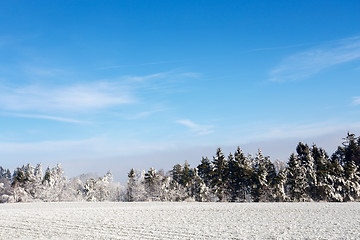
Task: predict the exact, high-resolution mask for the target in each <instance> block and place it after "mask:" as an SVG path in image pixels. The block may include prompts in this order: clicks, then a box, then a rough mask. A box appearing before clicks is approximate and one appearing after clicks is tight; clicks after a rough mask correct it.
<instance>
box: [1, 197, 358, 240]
mask: <svg viewBox="0 0 360 240" xmlns="http://www.w3.org/2000/svg"><path fill="white" fill-rule="evenodd" d="M359 226H360V203H356V202H349V203H198V202H191V203H189V202H182V203H169V202H141V203H139V202H137V203H123V202H120V203H119V202H118V203H115V202H97V203H94V202H73V203H66V202H65V203H64V202H54V203H43V202H33V203H21V204H19V203H11V204H2V205H0V239H360V228H359Z"/></svg>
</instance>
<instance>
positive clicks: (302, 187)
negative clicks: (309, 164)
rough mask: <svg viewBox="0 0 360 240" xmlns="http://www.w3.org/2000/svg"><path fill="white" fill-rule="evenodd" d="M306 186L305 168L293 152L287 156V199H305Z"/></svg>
mask: <svg viewBox="0 0 360 240" xmlns="http://www.w3.org/2000/svg"><path fill="white" fill-rule="evenodd" d="M306 188H307V182H306V170H305V168H304V166H302V164H301V161H300V159H299V158H298V157H297V156H296V155H295V154H294V153H293V154H291V156H290V158H289V162H288V168H287V183H286V193H287V195H288V197H289V200H290V201H304V200H305V199H307V195H306Z"/></svg>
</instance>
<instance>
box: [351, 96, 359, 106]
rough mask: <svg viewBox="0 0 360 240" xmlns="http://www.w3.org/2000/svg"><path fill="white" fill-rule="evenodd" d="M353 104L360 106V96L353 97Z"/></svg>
mask: <svg viewBox="0 0 360 240" xmlns="http://www.w3.org/2000/svg"><path fill="white" fill-rule="evenodd" d="M352 104H353V105H355V106H357V105H360V96H357V97H353V101H352Z"/></svg>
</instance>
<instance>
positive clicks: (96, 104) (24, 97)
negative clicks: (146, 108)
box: [0, 82, 134, 112]
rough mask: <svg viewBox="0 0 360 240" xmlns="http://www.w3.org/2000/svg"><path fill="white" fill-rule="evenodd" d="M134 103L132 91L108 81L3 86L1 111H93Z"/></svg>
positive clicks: (0, 96) (1, 88) (0, 94)
mask: <svg viewBox="0 0 360 240" xmlns="http://www.w3.org/2000/svg"><path fill="white" fill-rule="evenodd" d="M133 101H134V98H133V97H132V96H131V94H130V92H129V91H127V90H126V89H124V88H121V87H119V86H116V85H114V84H110V83H106V82H98V83H92V84H87V85H73V86H56V87H44V86H24V87H17V88H11V87H0V108H2V109H5V110H10V111H36V112H54V111H62V112H69V111H89V110H95V109H102V108H108V107H111V106H116V105H122V104H129V103H132V102H133Z"/></svg>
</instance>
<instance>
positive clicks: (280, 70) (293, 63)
mask: <svg viewBox="0 0 360 240" xmlns="http://www.w3.org/2000/svg"><path fill="white" fill-rule="evenodd" d="M358 59H360V36H357V37H353V38H348V39H341V40H338V41H333V42H331V43H327V44H324V45H321V46H318V47H316V48H313V49H310V50H307V51H304V52H300V53H297V54H294V55H292V56H289V57H287V58H285V59H284V60H283V61H281V62H280V64H279V65H278V66H277V67H275V68H274V69H273V70H272V71H271V72H270V80H271V81H274V82H284V81H294V80H300V79H304V78H307V77H310V76H311V75H314V74H316V73H318V72H320V71H322V70H324V69H327V68H330V67H333V66H336V65H338V64H342V63H346V62H350V61H354V60H358Z"/></svg>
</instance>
